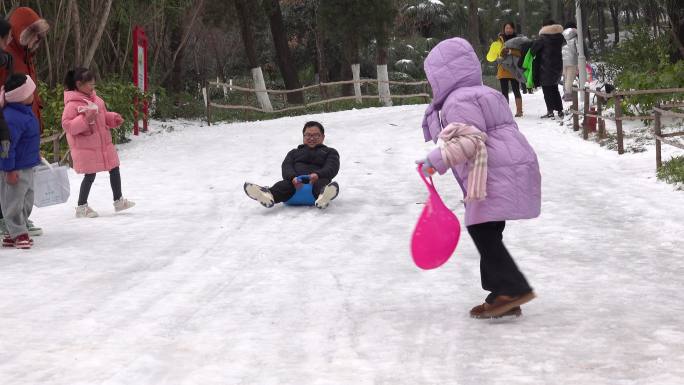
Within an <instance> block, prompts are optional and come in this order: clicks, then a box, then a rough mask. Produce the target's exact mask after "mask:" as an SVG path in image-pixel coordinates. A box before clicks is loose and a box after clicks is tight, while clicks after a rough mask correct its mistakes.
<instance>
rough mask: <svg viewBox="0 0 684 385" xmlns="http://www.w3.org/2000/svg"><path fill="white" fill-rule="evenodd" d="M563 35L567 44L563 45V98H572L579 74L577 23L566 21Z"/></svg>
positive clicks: (567, 99)
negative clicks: (573, 85)
mask: <svg viewBox="0 0 684 385" xmlns="http://www.w3.org/2000/svg"><path fill="white" fill-rule="evenodd" d="M563 37H564V38H565V42H566V44H565V45H564V46H563V51H562V52H563V100H565V101H570V100H572V82H573V81H574V80H575V77H576V76H577V63H578V60H577V59H578V55H579V54H578V52H579V49H578V45H577V44H578V40H577V24H575V23H574V22H572V21H569V22H567V23H565V30H563Z"/></svg>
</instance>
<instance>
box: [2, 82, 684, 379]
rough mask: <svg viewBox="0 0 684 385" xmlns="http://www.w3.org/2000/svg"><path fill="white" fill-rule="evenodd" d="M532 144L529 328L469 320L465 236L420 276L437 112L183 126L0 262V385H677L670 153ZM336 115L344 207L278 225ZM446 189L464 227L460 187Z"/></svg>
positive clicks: (470, 249) (526, 248)
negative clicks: (119, 208) (282, 178)
mask: <svg viewBox="0 0 684 385" xmlns="http://www.w3.org/2000/svg"><path fill="white" fill-rule="evenodd" d="M542 100H543V99H542V96H541V93H540V92H539V93H537V94H535V95H534V96H532V97H529V98H526V99H525V103H526V106H525V108H526V113H527V115H528V116H526V117H524V118H523V119H521V120H520V121H519V124H520V126H521V130H522V131H523V132H524V133H525V134H526V136H527V137H528V139H529V141H530V142H531V144H532V145H533V146H534V147H535V149H536V150H537V152H538V155H539V158H540V163H541V166H542V175H543V199H544V201H543V208H542V216H541V217H540V218H539V219H535V220H529V221H519V222H509V223H508V226H507V229H506V232H505V241H506V244H507V246H508V248H509V249H510V250H511V252H512V254H513V255H514V256H515V257H516V259H517V261H518V263H519V264H520V265H521V268H522V269H523V271H524V272H525V273H526V275H527V277H528V279H529V280H530V283H531V284H532V285H533V286H534V288H535V289H536V291H537V293H538V295H539V298H538V299H537V300H535V301H533V302H531V303H530V304H529V305H528V306H525V307H524V312H525V314H524V316H523V317H522V318H520V319H518V320H515V321H498V322H490V321H478V320H472V319H470V318H469V317H468V314H467V311H468V309H470V307H471V306H473V305H475V304H477V303H479V302H480V301H481V300H482V299H483V298H484V292H482V290H481V289H480V287H479V270H478V266H479V264H478V263H479V262H478V256H477V253H476V251H475V248H474V246H473V244H472V242H471V240H470V238H469V237H468V235H467V233H465V232H464V233H463V236H462V240H461V244H460V245H459V248H458V249H457V251H456V253H455V255H454V256H453V257H452V259H451V260H450V261H449V262H448V263H447V264H446V265H445V266H444V267H442V268H440V269H438V270H436V271H430V272H424V271H420V270H419V269H417V268H416V267H415V266H414V265H413V264H412V262H411V258H410V255H409V250H408V242H409V238H410V234H411V231H412V228H413V224H414V222H415V220H416V218H417V216H418V214H419V212H420V209H421V205H420V204H417V203H419V202H421V201H423V200H424V198H425V196H426V193H425V191H424V188H423V186H422V185H421V182H420V180H419V179H418V177H417V175H416V174H415V171H414V169H413V160H414V159H416V158H418V157H421V156H422V155H423V154H424V152H425V151H426V150H427V149H429V148H430V145H429V144H422V137H421V131H420V129H419V128H418V127H419V123H420V119H421V118H422V112H423V110H424V108H425V106H405V107H395V108H389V109H367V110H359V111H347V112H340V113H334V114H327V115H313V116H307V117H295V118H286V119H279V120H274V121H265V122H257V123H241V124H230V125H221V126H216V127H213V126H212V127H199V125H198V124H196V123H181V122H174V123H166V125H167V126H168V125H172V126H174V127H175V130H174V132H170V133H167V132H163V131H164V130H163V129H162V128H160V126H161V124H160V123H156V124H155V128H156V130H155V133H157V135H155V134H151V135H146V136H144V137H141V138H138V139H136V140H135V141H134V142H133V143H131V144H128V145H126V146H123V147H122V148H121V150H120V155H121V158H122V178H123V184H124V194H125V195H126V196H127V197H129V198H131V199H133V200H135V201H136V202H137V203H138V206H137V207H135V208H134V209H133V210H131V211H130V212H126V213H121V214H118V215H114V214H113V208H112V206H111V195H110V194H111V193H110V191H109V186H108V180H107V176H106V174H100V175H99V176H98V179H97V180H96V184H95V186H94V187H93V191H92V194H91V199H90V203H91V205H92V206H93V207H94V208H95V209H96V210H98V211H99V212H100V215H101V217H100V218H97V219H94V220H82V219H81V220H77V219H75V218H73V206H74V205H75V202H76V198H77V197H76V194H77V191H78V185H79V183H80V176H76V175H75V174H71V177H72V198H71V200H70V202H69V204H66V205H61V206H56V207H51V208H46V209H36V211H35V212H34V215H33V218H34V220H35V221H36V223H38V224H39V225H41V226H42V227H43V228H44V229H45V231H46V234H45V235H44V236H42V237H39V238H36V246H35V247H34V249H33V250H31V251H17V250H0V274H1V275H0V384H8V385H9V384H12V385H18V384H64V385H81V384H82V385H86V384H87V385H93V384H108V385H113V384H121V385H124V384H126V385H129V384H136V385H145V384H154V385H159V384H179V385H180V384H182V385H195V384H202V385H207V384H254V385H269V384H293V385H294V384H296V385H314V384H331V385H332V384H335V385H342V384H349V385H352V384H353V385H362V384H388V385H400V384H507V385H513V384H597V385H603V384H605V385H609V384H610V385H613V384H640V385H642V384H653V385H656V384H658V385H664V384H681V383H682V381H684V368H683V367H682V365H681V363H682V362H684V324H683V323H682V317H683V316H684V302H683V301H681V299H680V297H679V294H680V293H681V292H682V291H684V278H683V277H684V258H682V257H684V251H683V247H682V245H683V241H682V238H683V234H684V192H677V191H673V189H672V186H670V185H666V184H663V183H660V182H657V181H656V180H655V176H654V173H653V163H654V161H653V153H652V152H648V153H644V154H629V155H623V156H621V157H619V156H618V155H617V154H616V153H614V152H610V151H607V150H605V149H602V148H600V147H599V146H598V145H596V144H594V143H589V142H583V141H582V140H581V139H579V138H578V137H576V136H574V135H570V134H568V132H567V130H566V129H564V128H561V127H559V126H558V125H556V124H554V123H550V122H542V121H541V120H540V119H538V118H537V116H539V115H541V113H542V111H541V110H542V109H541V108H538V107H537V108H535V107H530V106H529V105H530V104H533V103H536V104H537V105H538V106H540V105H542V104H543V101H542ZM308 119H318V120H320V121H322V122H323V124H324V125H325V126H326V128H327V139H326V143H327V144H328V145H330V146H332V147H335V148H337V149H338V150H339V151H340V153H341V156H342V172H341V175H340V176H339V178H337V180H338V181H339V183H340V186H341V193H340V197H339V198H338V199H337V200H336V201H334V202H333V204H332V205H331V206H330V208H329V209H328V210H326V211H319V210H316V209H303V208H290V207H277V208H274V209H270V210H267V209H264V208H262V207H261V206H259V205H258V204H256V203H255V202H254V201H251V200H249V199H248V198H247V197H245V196H244V193H243V191H242V183H243V182H244V181H245V180H249V181H252V182H255V183H261V184H269V183H272V182H274V181H276V180H277V178H278V177H279V173H280V172H279V166H280V162H281V160H282V157H283V156H284V154H285V153H286V151H287V150H289V149H290V148H291V147H293V146H294V145H296V144H297V143H299V141H300V140H301V126H302V124H303V122H304V121H306V120H308ZM436 184H437V186H438V189H439V190H440V191H441V192H442V195H443V196H444V197H445V200H446V202H447V204H448V205H449V206H450V207H454V208H455V211H456V212H457V214H458V215H459V216H461V214H462V210H463V207H462V206H461V205H460V203H459V201H460V199H461V196H460V195H461V194H460V192H459V191H458V188H457V186H456V183H455V181H454V180H453V178H452V177H451V176H443V177H438V178H437V180H436Z"/></svg>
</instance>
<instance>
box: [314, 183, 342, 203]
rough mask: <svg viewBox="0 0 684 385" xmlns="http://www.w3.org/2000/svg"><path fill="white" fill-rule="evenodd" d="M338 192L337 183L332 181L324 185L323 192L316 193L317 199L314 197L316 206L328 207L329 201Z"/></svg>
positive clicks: (335, 196)
mask: <svg viewBox="0 0 684 385" xmlns="http://www.w3.org/2000/svg"><path fill="white" fill-rule="evenodd" d="M339 193H340V186H338V185H337V182H332V183H330V184H329V185H327V186H325V188H324V189H323V192H322V193H320V195H318V199H316V207H318V208H319V209H324V208H326V207H328V205H329V204H330V201H332V200H333V199H335V198H337V194H339Z"/></svg>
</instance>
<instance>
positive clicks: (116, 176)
mask: <svg viewBox="0 0 684 385" xmlns="http://www.w3.org/2000/svg"><path fill="white" fill-rule="evenodd" d="M93 182H95V174H85V176H84V177H83V181H82V182H81V190H80V191H79V193H78V205H79V206H82V205H84V204H86V203H88V195H90V188H91V187H92V186H93ZM109 184H111V185H112V194H113V195H114V200H115V201H116V200H119V199H120V198H121V174H120V173H119V168H118V167H114V168H113V169H111V170H109Z"/></svg>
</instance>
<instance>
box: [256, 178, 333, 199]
mask: <svg viewBox="0 0 684 385" xmlns="http://www.w3.org/2000/svg"><path fill="white" fill-rule="evenodd" d="M329 183H330V179H318V180H317V181H316V183H314V184H313V187H312V189H311V190H312V193H313V196H314V198H318V194H320V193H321V190H322V189H323V188H324V187H325V186H327V185H328V184H329ZM269 190H270V191H271V194H273V202H274V203H280V202H285V201H287V200H289V199H290V198H292V196H293V195H294V194H295V192H297V189H295V186H294V185H293V184H292V181H291V180H281V181H280V182H278V183H276V184H274V185H273V186H271V187H270V188H269Z"/></svg>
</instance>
